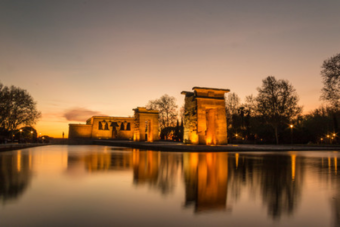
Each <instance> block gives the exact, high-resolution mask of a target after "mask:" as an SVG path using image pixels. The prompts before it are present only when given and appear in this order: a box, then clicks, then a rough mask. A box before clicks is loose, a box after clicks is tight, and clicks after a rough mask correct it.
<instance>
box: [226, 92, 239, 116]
mask: <svg viewBox="0 0 340 227" xmlns="http://www.w3.org/2000/svg"><path fill="white" fill-rule="evenodd" d="M225 104H226V108H227V112H228V114H230V115H232V114H235V113H237V111H238V109H239V107H240V98H239V97H238V95H237V94H236V93H234V92H232V93H229V94H228V97H227V98H226V101H225Z"/></svg>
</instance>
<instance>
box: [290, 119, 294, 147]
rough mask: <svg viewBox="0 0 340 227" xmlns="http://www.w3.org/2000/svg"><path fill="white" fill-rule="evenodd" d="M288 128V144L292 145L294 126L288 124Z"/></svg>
mask: <svg viewBox="0 0 340 227" xmlns="http://www.w3.org/2000/svg"><path fill="white" fill-rule="evenodd" d="M289 127H290V143H291V144H293V128H294V125H293V124H290V125H289Z"/></svg>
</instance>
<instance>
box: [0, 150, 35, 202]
mask: <svg viewBox="0 0 340 227" xmlns="http://www.w3.org/2000/svg"><path fill="white" fill-rule="evenodd" d="M31 160H32V156H31V155H30V154H29V155H22V154H21V151H20V150H19V151H16V152H12V153H10V154H8V153H6V154H1V155H0V200H2V201H4V202H6V201H7V200H11V199H17V198H18V197H19V196H20V195H21V194H22V193H23V192H24V191H25V190H26V188H27V185H28V184H29V182H30V180H31Z"/></svg>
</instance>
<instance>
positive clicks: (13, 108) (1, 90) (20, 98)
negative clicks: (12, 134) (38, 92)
mask: <svg viewBox="0 0 340 227" xmlns="http://www.w3.org/2000/svg"><path fill="white" fill-rule="evenodd" d="M40 116H41V113H40V112H39V111H37V109H36V103H35V102H34V100H33V98H32V96H31V95H30V94H29V93H28V92H27V91H26V90H24V89H21V88H18V87H15V86H11V87H7V86H3V84H2V83H0V127H2V128H4V129H5V130H9V131H11V130H15V129H16V128H17V127H18V126H19V125H33V124H35V123H36V121H37V120H38V119H39V118H40Z"/></svg>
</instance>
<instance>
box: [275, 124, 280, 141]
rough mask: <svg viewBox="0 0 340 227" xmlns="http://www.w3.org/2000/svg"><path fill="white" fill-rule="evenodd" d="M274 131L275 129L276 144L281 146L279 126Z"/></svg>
mask: <svg viewBox="0 0 340 227" xmlns="http://www.w3.org/2000/svg"><path fill="white" fill-rule="evenodd" d="M274 129H275V139H276V144H279V135H278V132H277V126H274Z"/></svg>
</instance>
